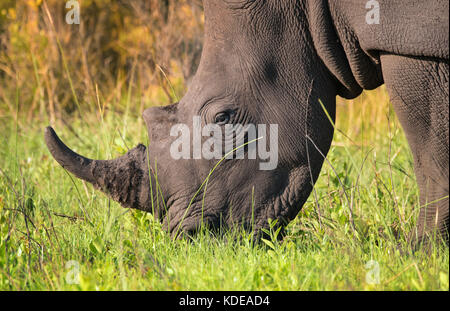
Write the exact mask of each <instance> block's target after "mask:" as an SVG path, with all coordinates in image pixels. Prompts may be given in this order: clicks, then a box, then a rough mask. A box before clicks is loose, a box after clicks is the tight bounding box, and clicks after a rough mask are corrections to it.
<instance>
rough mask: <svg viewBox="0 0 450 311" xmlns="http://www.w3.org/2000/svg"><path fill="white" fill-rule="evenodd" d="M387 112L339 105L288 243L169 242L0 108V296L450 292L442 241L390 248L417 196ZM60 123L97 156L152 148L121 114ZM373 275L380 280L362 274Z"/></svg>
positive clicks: (35, 128)
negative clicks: (420, 247) (414, 248)
mask: <svg viewBox="0 0 450 311" xmlns="http://www.w3.org/2000/svg"><path fill="white" fill-rule="evenodd" d="M125 97H127V96H125ZM125 100H126V101H127V103H128V104H129V103H130V102H134V101H130V98H128V97H127V98H126V99H125ZM16 104H17V107H19V108H20V105H19V104H20V101H19V96H17V99H16ZM128 104H127V107H128ZM101 105H103V103H100V106H101ZM0 107H1V106H0ZM93 107H97V104H94V105H93ZM391 109H392V108H391V107H390V105H389V102H388V98H387V95H386V92H385V91H384V89H380V90H377V91H373V92H370V93H365V94H363V96H362V97H360V98H358V99H356V100H354V101H352V102H343V101H342V100H340V101H338V119H337V121H336V128H337V129H338V131H336V134H335V138H334V143H333V146H332V148H331V151H330V153H329V155H328V161H329V163H328V162H325V163H324V167H323V169H322V172H321V177H320V179H319V181H318V182H317V185H316V187H315V194H316V195H315V196H314V195H313V194H311V196H310V198H309V199H308V202H307V203H306V205H305V206H304V208H303V210H302V211H301V213H300V214H299V216H298V217H297V218H296V220H295V221H294V222H292V223H291V224H290V225H289V227H288V235H287V237H286V238H285V239H284V240H283V241H282V242H276V241H266V243H262V244H261V245H252V243H251V241H250V239H249V236H248V235H247V234H245V233H243V232H230V233H228V234H227V235H226V236H224V237H212V236H210V235H208V234H207V233H206V232H201V233H200V234H199V235H198V236H196V237H195V238H194V240H193V241H187V240H175V241H174V240H172V239H171V238H170V236H169V235H168V234H167V233H166V232H164V231H163V230H162V228H161V225H160V224H159V223H158V222H156V221H154V220H153V219H152V216H151V215H149V214H145V213H142V212H139V211H132V210H126V209H123V208H121V207H120V206H119V205H118V204H117V203H115V202H112V201H110V200H109V199H108V198H107V197H106V196H105V195H103V194H102V193H100V192H98V191H95V190H94V189H93V188H92V186H90V185H89V184H85V183H84V182H82V181H80V180H78V179H76V178H74V177H72V176H71V175H69V174H67V173H66V172H65V171H64V170H63V169H62V168H61V167H60V166H59V165H58V164H57V163H56V162H55V161H54V160H53V159H52V158H51V156H50V155H49V153H48V151H47V149H46V147H45V143H44V140H43V129H44V127H45V126H46V125H47V123H46V121H32V122H29V121H27V119H26V117H25V116H22V114H21V113H20V112H19V113H18V114H17V121H16V116H13V115H10V113H4V114H3V115H0V116H1V118H0V133H2V135H1V137H0V143H1V146H2V148H1V149H0V168H1V170H0V290H448V289H449V285H448V284H449V252H448V248H443V249H440V250H439V249H438V245H435V246H434V247H432V249H431V251H430V252H428V253H425V252H423V251H418V252H416V253H415V254H414V255H410V254H407V252H405V253H403V254H401V253H400V252H399V251H398V250H397V247H396V246H397V243H399V242H400V244H403V245H404V240H405V235H406V233H407V232H409V231H410V230H411V229H412V228H413V227H414V225H415V221H416V218H417V215H418V209H419V202H418V189H417V185H416V183H415V178H414V174H413V165H412V156H411V153H410V151H409V148H408V145H407V141H406V139H405V137H404V134H403V131H402V130H401V128H400V125H399V123H398V121H397V119H396V118H395V114H394V113H393V111H392V110H391ZM18 110H20V109H18ZM98 110H101V111H103V110H102V109H98ZM130 111H132V109H130ZM67 123H68V124H70V125H71V128H72V130H70V129H69V127H67V126H66V125H65V124H63V123H61V122H60V123H57V124H55V127H56V130H57V132H58V134H60V135H61V137H62V138H63V140H64V141H65V142H66V143H67V144H68V145H69V146H71V147H72V148H74V149H75V150H76V151H79V152H80V153H82V154H83V155H86V156H89V157H92V158H101V159H107V158H112V157H116V156H118V155H121V154H123V153H124V152H126V150H127V148H132V147H133V146H135V145H136V144H137V143H139V142H143V143H146V142H147V134H146V130H145V126H144V124H143V121H142V120H141V118H140V117H139V116H136V115H134V114H133V113H131V112H129V110H128V109H126V113H124V114H121V113H118V112H114V110H108V113H107V114H105V115H103V114H101V113H99V112H97V113H96V112H91V113H89V114H85V118H83V119H79V118H77V117H74V118H73V119H70V120H68V121H67ZM75 134H76V135H75ZM331 165H332V166H333V167H331ZM336 173H337V176H336ZM211 178H214V176H212V177H211ZM316 201H317V202H316ZM317 203H318V206H317ZM351 213H352V215H353V217H352V218H353V221H354V224H355V230H354V229H353V228H352V225H351V221H350V215H351ZM272 235H275V233H274V232H272ZM370 263H373V265H370ZM78 271H79V273H77V272H78ZM377 271H379V282H377V283H378V284H370V283H373V282H367V280H368V279H367V278H370V276H374V275H376V274H377Z"/></svg>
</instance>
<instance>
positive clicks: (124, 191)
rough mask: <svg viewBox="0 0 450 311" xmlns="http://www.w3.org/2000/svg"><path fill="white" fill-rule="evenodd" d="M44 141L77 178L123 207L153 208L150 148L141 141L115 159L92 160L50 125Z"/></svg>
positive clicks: (63, 165)
mask: <svg viewBox="0 0 450 311" xmlns="http://www.w3.org/2000/svg"><path fill="white" fill-rule="evenodd" d="M45 142H46V143H47V147H48V149H49V151H50V153H51V154H52V156H53V157H54V158H55V160H56V161H57V162H58V163H59V164H60V165H61V166H62V167H63V168H65V169H66V170H67V171H69V172H71V173H72V174H74V175H75V176H77V177H78V178H81V179H83V180H85V181H88V182H90V183H92V184H93V185H94V187H95V188H97V189H100V190H102V191H103V192H105V193H107V194H108V195H110V196H111V197H112V198H113V199H114V200H115V201H117V202H119V203H120V204H121V205H122V206H124V207H129V208H136V209H140V210H145V211H149V212H151V199H150V196H151V195H150V184H149V171H148V166H147V152H146V147H145V146H144V145H138V146H137V147H136V148H134V149H132V150H130V151H129V152H128V153H127V154H126V155H124V156H122V157H119V158H117V159H114V160H108V161H104V160H91V159H88V158H85V157H83V156H81V155H79V154H77V153H75V152H73V151H72V150H70V149H69V148H68V147H67V146H66V145H65V144H64V143H63V142H62V141H61V140H60V139H59V137H58V136H57V135H56V133H55V131H54V130H53V129H52V128H51V127H47V128H46V129H45Z"/></svg>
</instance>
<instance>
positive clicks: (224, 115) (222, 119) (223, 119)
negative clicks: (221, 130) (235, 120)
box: [214, 112, 231, 125]
mask: <svg viewBox="0 0 450 311" xmlns="http://www.w3.org/2000/svg"><path fill="white" fill-rule="evenodd" d="M230 119H231V116H230V114H229V113H228V112H219V113H218V114H216V117H215V118H214V123H216V124H218V125H224V124H227V123H228V122H230Z"/></svg>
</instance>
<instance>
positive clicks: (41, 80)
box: [0, 0, 203, 123]
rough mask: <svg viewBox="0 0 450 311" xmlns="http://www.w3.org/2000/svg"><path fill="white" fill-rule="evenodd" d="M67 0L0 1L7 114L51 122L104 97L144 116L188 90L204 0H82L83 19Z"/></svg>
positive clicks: (1, 88)
mask: <svg viewBox="0 0 450 311" xmlns="http://www.w3.org/2000/svg"><path fill="white" fill-rule="evenodd" d="M66 2H67V1H63V0H2V1H0V114H2V115H3V117H5V116H8V115H9V116H15V115H16V114H17V110H20V113H21V115H22V114H25V115H26V117H27V120H28V121H30V120H32V119H36V118H38V119H40V120H42V121H51V122H52V123H53V122H54V121H55V120H58V119H65V118H67V117H68V116H69V115H72V114H73V112H74V111H76V110H77V109H82V110H83V111H86V109H87V110H96V109H97V108H98V105H97V103H98V102H100V101H101V102H105V103H106V104H105V105H106V107H105V109H106V111H107V110H108V109H112V108H111V107H114V109H115V110H116V111H117V110H120V109H121V107H122V109H123V107H125V105H122V104H123V102H124V101H126V107H127V109H128V107H129V109H130V112H131V113H133V114H134V113H136V114H140V112H141V111H142V110H143V109H142V108H143V107H144V106H148V104H149V103H151V104H155V103H156V104H158V103H161V104H163V103H169V102H175V101H176V100H177V98H178V97H180V96H181V95H182V93H183V92H184V90H185V86H186V82H188V81H189V79H190V77H192V75H193V74H194V73H195V70H196V68H197V65H198V61H199V58H200V54H201V45H202V36H203V14H202V6H201V0H78V3H79V5H80V24H79V25H77V24H72V25H70V24H67V23H66V14H67V12H69V10H70V8H69V9H67V8H66ZM131 92H132V93H133V96H124V95H126V94H128V95H130V94H131ZM15 98H20V107H17V106H18V103H19V100H14V99H15ZM130 101H131V102H130Z"/></svg>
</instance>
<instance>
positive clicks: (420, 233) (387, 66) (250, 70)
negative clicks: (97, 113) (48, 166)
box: [45, 0, 449, 243]
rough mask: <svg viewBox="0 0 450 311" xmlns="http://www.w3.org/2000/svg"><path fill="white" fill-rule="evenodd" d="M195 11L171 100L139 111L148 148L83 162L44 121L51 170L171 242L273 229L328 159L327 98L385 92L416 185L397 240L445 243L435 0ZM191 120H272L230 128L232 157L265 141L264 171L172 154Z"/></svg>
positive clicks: (440, 50) (250, 163)
mask: <svg viewBox="0 0 450 311" xmlns="http://www.w3.org/2000/svg"><path fill="white" fill-rule="evenodd" d="M203 5H204V14H205V36H204V46H203V52H202V56H201V60H200V64H199V67H198V69H197V72H196V74H195V76H194V77H193V79H192V81H191V84H190V86H189V88H188V91H187V93H186V94H185V96H184V97H183V98H182V99H181V100H180V101H179V103H176V104H173V105H169V106H163V107H150V108H148V109H146V110H145V111H144V112H143V118H144V120H145V122H146V125H147V129H148V135H149V141H150V144H149V147H148V148H147V147H146V146H144V145H141V144H140V145H138V146H137V147H136V148H134V149H132V150H131V151H129V152H128V153H126V154H125V155H123V156H122V157H119V158H117V159H113V160H107V161H106V160H91V159H88V158H85V157H83V156H81V155H79V154H77V153H75V152H73V151H71V150H70V149H69V148H68V147H66V146H65V145H64V143H63V142H62V141H61V140H60V139H59V138H58V136H57V135H56V134H55V132H54V130H53V129H52V128H51V127H48V128H47V129H46V132H45V139H46V143H47V146H48V149H49V150H50V152H51V154H52V155H53V157H54V158H55V159H56V161H57V162H59V164H60V165H62V166H63V167H64V168H65V169H66V170H68V171H69V172H71V173H73V174H74V175H75V176H76V177H78V178H81V179H83V180H85V181H88V182H89V183H92V184H93V185H94V187H95V188H98V189H100V190H102V191H104V192H105V193H107V194H108V195H109V196H110V197H111V198H113V199H114V200H116V201H118V202H120V204H121V205H122V206H123V207H126V208H133V209H139V210H143V211H146V212H150V213H153V215H154V216H155V217H156V218H157V219H159V220H160V221H161V222H162V223H163V224H164V226H165V228H166V230H168V232H170V233H172V234H175V233H177V232H183V233H186V234H190V233H193V232H196V230H198V228H199V227H200V226H201V225H207V226H209V227H211V228H225V229H226V228H230V227H232V226H235V225H239V226H242V227H243V228H246V229H248V230H254V231H252V232H261V231H264V230H261V229H264V228H267V226H268V220H269V219H273V220H278V222H277V223H278V225H279V226H282V227H284V226H286V224H288V223H289V222H290V221H291V220H292V219H294V218H295V217H296V215H297V214H298V213H299V211H300V210H301V208H302V206H303V204H304V203H305V201H306V200H307V198H308V196H309V195H310V193H311V191H312V189H313V186H314V183H315V182H316V180H317V178H318V176H319V173H320V170H321V167H322V164H323V162H324V158H325V157H326V155H327V153H328V151H329V148H330V145H331V142H332V137H333V133H334V126H333V124H332V121H334V119H335V114H336V106H335V105H336V104H335V103H336V96H337V95H338V96H341V97H344V98H347V99H352V98H355V97H357V96H358V95H360V94H361V92H362V91H363V90H371V89H375V88H377V87H379V86H381V85H382V84H385V85H386V87H387V90H388V93H389V95H390V98H391V101H392V103H393V106H394V109H395V111H396V113H397V116H398V118H399V120H400V122H401V124H402V126H403V128H404V131H405V133H406V136H407V139H408V142H409V144H410V148H411V150H412V153H413V156H414V167H415V174H416V178H417V183H418V186H419V190H420V203H421V206H422V207H421V210H420V215H419V219H418V221H417V227H416V229H415V230H414V232H412V233H411V234H410V236H411V241H415V242H416V243H417V242H420V241H424V240H427V238H426V237H428V236H429V235H430V234H431V233H433V234H434V233H436V232H437V233H438V234H440V235H441V236H442V237H443V240H446V241H447V243H448V227H449V213H448V211H449V205H448V204H449V201H448V192H449V191H448V188H449V187H448V185H449V179H448V177H449V166H448V164H449V125H448V123H449V102H448V95H449V1H448V0H430V1H415V0H396V1H391V0H378V1H375V0H369V1H365V0H339V1H337V0H336V1H333V0H205V1H203ZM195 121H196V122H197V126H198V125H202V126H206V125H215V126H216V129H217V127H219V128H222V129H224V128H225V127H226V126H230V125H231V126H234V125H244V126H245V125H251V124H255V125H261V124H265V125H267V126H269V125H276V126H277V127H276V128H275V129H276V130H277V131H274V132H273V133H272V132H270V134H264V133H263V134H261V135H260V133H259V132H258V135H257V136H258V137H256V140H250V139H249V137H252V136H249V135H247V134H248V133H244V136H245V137H244V138H245V139H244V140H243V141H244V142H245V144H243V145H241V146H237V145H233V146H236V147H240V150H241V151H242V152H241V154H244V155H245V154H247V153H250V152H251V151H252V150H254V146H255V145H258V146H259V145H260V141H258V139H260V138H265V139H266V138H267V139H268V138H269V136H274V135H276V137H274V138H276V140H274V141H275V142H276V146H271V148H275V147H276V148H277V154H276V156H277V158H276V165H274V166H273V167H272V168H270V169H262V168H261V161H262V160H261V159H260V157H259V156H257V157H256V158H250V157H247V158H246V157H244V158H240V159H237V158H233V157H226V158H225V151H223V150H222V153H220V154H221V155H222V158H221V160H220V161H218V159H219V158H220V157H219V158H217V157H212V158H211V157H208V158H205V157H202V156H201V154H200V156H198V154H197V156H195V155H194V156H193V155H192V153H195V150H194V151H193V150H190V149H188V150H187V152H185V153H184V155H187V156H180V155H178V156H174V154H173V151H174V148H173V144H174V141H175V139H176V135H175V136H174V135H172V134H173V129H174V128H175V129H176V128H178V129H184V130H187V131H195V129H194V127H195V126H196V124H195ZM177 126H178V127H177ZM215 133H216V132H215ZM242 133H243V132H242V131H241V132H240V135H241V136H240V137H242ZM235 134H236V133H235ZM222 135H223V133H222ZM219 136H220V133H219ZM224 136H226V135H223V137H224ZM231 136H232V137H231V138H230V137H227V138H224V140H228V142H230V140H231V142H233V141H237V137H238V136H239V135H238V134H236V135H234V136H233V135H231ZM253 137H255V136H253ZM207 138H208V136H207V135H206V136H203V134H202V135H201V136H200V137H198V135H197V140H199V139H200V140H201V141H205V140H206V139H207ZM233 139H234V140H233ZM197 142H198V141H197ZM266 142H267V140H266ZM193 144H194V142H192V146H193ZM250 145H251V146H253V149H252V148H250ZM261 145H262V144H261ZM175 149H177V148H175ZM218 149H219V148H218ZM237 149H238V148H236V149H234V150H231V153H230V152H228V154H227V155H228V156H229V155H230V154H234V153H237ZM258 150H259V147H258ZM274 150H275V149H274ZM185 151H186V150H185ZM189 155H190V157H189ZM266 160H267V158H266ZM156 172H157V173H156ZM205 181H207V182H206V183H205ZM206 189H207V190H206ZM205 193H206V196H205ZM156 196H159V197H160V198H162V199H160V200H159V204H157V203H156V201H155V198H156Z"/></svg>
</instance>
